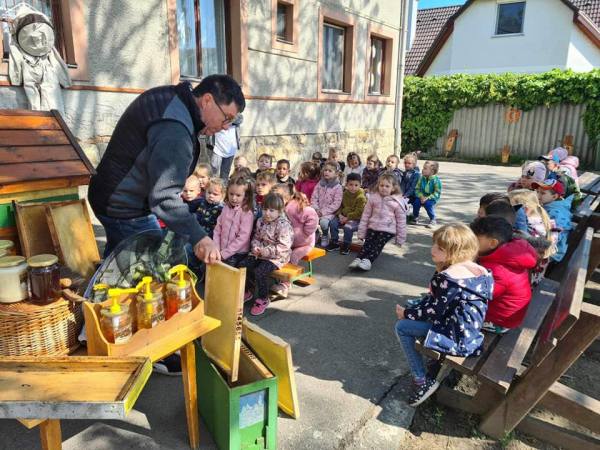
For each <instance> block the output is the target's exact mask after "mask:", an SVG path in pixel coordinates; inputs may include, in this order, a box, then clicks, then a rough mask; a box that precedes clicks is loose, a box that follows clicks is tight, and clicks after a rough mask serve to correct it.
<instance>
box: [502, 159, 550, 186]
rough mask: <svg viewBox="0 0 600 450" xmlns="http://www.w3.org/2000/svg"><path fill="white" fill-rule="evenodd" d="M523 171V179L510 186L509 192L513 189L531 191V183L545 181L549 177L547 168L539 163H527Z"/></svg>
mask: <svg viewBox="0 0 600 450" xmlns="http://www.w3.org/2000/svg"><path fill="white" fill-rule="evenodd" d="M521 169H522V172H521V178H519V179H518V180H517V181H515V182H514V183H511V184H509V185H508V189H507V191H508V192H510V191H512V190H513V189H531V183H534V182H541V181H544V180H545V179H546V178H547V175H548V170H547V169H546V166H545V165H544V164H543V163H541V162H539V161H534V162H528V163H525V164H523V166H522V167H521Z"/></svg>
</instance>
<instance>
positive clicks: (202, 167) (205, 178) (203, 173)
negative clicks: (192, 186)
mask: <svg viewBox="0 0 600 450" xmlns="http://www.w3.org/2000/svg"><path fill="white" fill-rule="evenodd" d="M194 175H196V176H197V177H198V179H199V180H200V189H201V192H202V195H204V190H205V189H206V185H207V184H208V182H209V181H210V176H211V175H212V167H211V166H210V164H204V163H202V164H198V165H197V166H196V170H195V171H194Z"/></svg>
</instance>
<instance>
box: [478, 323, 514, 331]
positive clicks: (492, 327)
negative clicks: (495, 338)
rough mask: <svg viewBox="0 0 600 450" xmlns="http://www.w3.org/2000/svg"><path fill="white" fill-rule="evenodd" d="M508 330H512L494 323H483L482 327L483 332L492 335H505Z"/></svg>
mask: <svg viewBox="0 0 600 450" xmlns="http://www.w3.org/2000/svg"><path fill="white" fill-rule="evenodd" d="M508 330H510V328H504V327H501V326H498V325H494V324H493V323H492V322H483V325H481V331H488V332H490V333H497V334H504V333H506V332H507V331H508Z"/></svg>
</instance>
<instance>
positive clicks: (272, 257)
mask: <svg viewBox="0 0 600 450" xmlns="http://www.w3.org/2000/svg"><path fill="white" fill-rule="evenodd" d="M293 242H294V230H293V229H292V225H291V224H290V221H289V220H288V218H287V217H286V216H285V214H282V215H281V216H279V217H278V218H277V219H275V220H274V221H273V222H263V219H262V218H260V219H258V222H256V230H255V231H254V238H252V242H251V244H250V245H251V246H252V248H255V247H258V248H259V249H260V254H261V256H259V259H264V260H266V261H271V262H272V263H273V264H275V266H277V268H278V269H281V268H282V267H283V266H285V265H286V264H287V263H288V262H289V261H290V257H291V256H292V243H293ZM263 251H264V252H265V253H266V255H265V256H263Z"/></svg>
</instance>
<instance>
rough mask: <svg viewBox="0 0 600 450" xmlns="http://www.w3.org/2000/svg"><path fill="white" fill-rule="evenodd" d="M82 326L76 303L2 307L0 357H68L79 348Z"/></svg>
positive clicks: (13, 304) (0, 305) (22, 304)
mask: <svg viewBox="0 0 600 450" xmlns="http://www.w3.org/2000/svg"><path fill="white" fill-rule="evenodd" d="M82 324H83V311H82V308H81V304H80V303H76V302H70V301H66V300H63V299H61V300H58V301H56V302H54V303H51V304H49V305H45V306H39V305H34V304H32V303H30V302H28V301H25V302H19V303H9V304H0V356H58V355H67V354H69V353H71V352H73V351H74V350H75V349H77V347H79V340H78V339H77V337H78V336H79V332H80V331H81V326H82Z"/></svg>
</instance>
